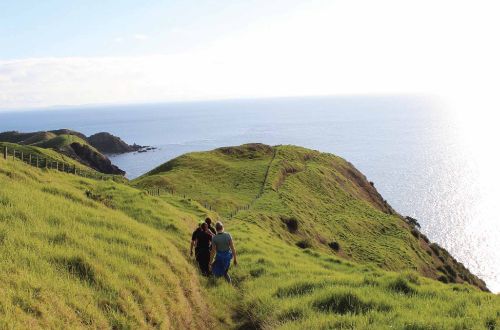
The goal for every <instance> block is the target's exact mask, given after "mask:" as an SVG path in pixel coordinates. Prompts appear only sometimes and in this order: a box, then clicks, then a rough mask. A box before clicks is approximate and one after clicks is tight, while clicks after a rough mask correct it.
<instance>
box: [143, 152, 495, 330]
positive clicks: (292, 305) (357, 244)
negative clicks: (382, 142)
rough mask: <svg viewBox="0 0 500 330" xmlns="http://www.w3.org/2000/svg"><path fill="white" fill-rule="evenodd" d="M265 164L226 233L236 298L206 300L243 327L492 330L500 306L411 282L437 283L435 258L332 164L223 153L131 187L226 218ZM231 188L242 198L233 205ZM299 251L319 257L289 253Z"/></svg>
mask: <svg viewBox="0 0 500 330" xmlns="http://www.w3.org/2000/svg"><path fill="white" fill-rule="evenodd" d="M242 149H243V150H242ZM249 153H250V154H252V155H251V157H249ZM271 161H272V162H271ZM254 163H255V164H256V166H255V167H253V165H252V164H254ZM266 163H267V165H270V166H269V171H268V173H267V180H266V181H265V185H264V193H263V194H262V196H261V197H260V198H258V199H257V200H256V201H255V202H254V203H253V204H252V205H251V207H250V209H249V210H242V211H240V212H239V213H238V214H237V215H236V216H235V217H234V218H232V219H230V220H227V223H226V224H227V227H228V230H229V231H230V232H231V233H232V234H233V235H234V236H235V239H236V242H237V244H238V247H239V250H240V253H241V259H240V263H241V266H240V267H237V268H236V269H235V270H234V272H235V278H236V281H235V282H236V285H237V289H233V288H228V287H226V286H224V285H222V286H221V285H213V288H212V293H213V295H215V296H219V297H220V299H221V300H223V301H232V304H233V306H234V307H235V309H236V311H237V314H236V315H237V319H238V317H239V318H240V319H241V320H240V321H241V322H242V323H243V324H245V323H246V325H248V326H251V327H269V328H274V327H281V326H283V327H285V328H296V329H304V328H332V327H341V326H343V327H347V328H350V327H357V328H360V327H362V328H373V327H384V326H386V325H387V324H392V325H394V326H395V327H396V328H410V329H411V328H413V329H420V328H443V327H446V328H453V327H457V328H483V327H484V326H485V325H486V324H487V323H488V324H493V323H495V322H496V323H498V322H499V320H498V318H499V317H500V304H499V300H498V297H496V296H493V295H488V294H483V293H480V292H478V290H477V289H476V288H474V287H472V286H469V285H459V284H454V285H444V284H441V283H439V282H436V281H433V280H429V279H425V278H422V277H420V276H419V275H417V273H416V272H415V271H418V272H420V273H421V274H425V275H428V276H437V275H438V274H439V272H440V271H439V270H437V267H440V265H442V264H440V261H439V258H438V256H436V255H435V254H436V253H435V252H433V251H432V250H431V249H430V248H429V245H428V244H426V242H425V241H424V240H423V239H421V238H420V239H418V238H416V237H415V236H414V235H412V234H411V231H410V228H408V226H407V225H406V224H405V223H404V222H403V221H402V220H401V219H400V218H399V217H398V216H397V215H391V214H390V213H391V210H390V207H388V206H386V205H385V204H384V202H383V200H382V199H381V197H380V196H379V195H378V194H377V193H376V191H374V189H373V187H371V186H370V187H371V188H370V187H366V183H367V182H366V183H365V182H363V180H361V179H359V177H357V176H356V175H358V174H356V173H355V170H354V169H352V167H351V166H350V164H348V163H347V162H345V161H344V160H342V159H340V158H338V157H335V156H333V155H328V154H320V153H318V152H314V151H311V150H307V149H303V148H298V147H290V146H280V147H278V148H276V154H273V152H270V151H269V150H268V149H266V148H265V146H261V147H259V146H251V148H250V150H249V149H248V148H246V147H243V148H234V150H228V149H222V150H221V149H219V150H215V151H212V152H205V153H192V154H188V155H185V156H182V157H180V158H177V159H175V160H172V161H170V162H168V163H166V164H165V165H163V166H162V167H160V168H157V169H155V170H153V171H151V172H150V173H149V174H148V175H145V176H143V177H141V178H139V179H137V180H136V181H135V182H134V183H135V184H136V185H139V186H145V187H151V186H161V187H166V188H170V189H174V190H175V191H179V192H181V193H187V194H188V196H190V197H193V198H195V199H196V198H200V199H202V200H203V202H207V203H209V204H211V205H215V206H216V208H217V210H218V211H219V212H220V213H221V214H222V215H226V216H227V215H228V214H229V213H230V211H231V207H234V206H236V205H237V206H243V205H245V204H246V203H247V202H248V201H251V200H252V199H253V198H252V196H258V195H260V190H261V186H262V183H263V178H264V177H266V171H267V168H268V166H264V164H266ZM221 164H222V165H223V168H222V169H219V168H217V167H218V166H220V165H221ZM250 169H252V170H253V171H254V172H249V171H250ZM348 170H350V171H348ZM219 172H222V173H224V176H222V175H220V174H219ZM249 173H251V174H249ZM365 181H366V180H365ZM255 182H260V184H259V185H255ZM368 185H369V184H368ZM222 186H223V187H224V188H222ZM236 187H245V188H246V189H245V190H243V193H239V190H238V189H237V188H236ZM226 189H230V190H231V194H230V195H229V197H228V196H226V195H224V196H223V197H222V198H221V199H222V200H223V201H224V202H222V203H221V202H220V200H219V198H218V197H217V192H218V191H221V190H223V191H226ZM228 199H229V200H230V202H228V201H227V200H228ZM289 219H296V220H297V221H298V230H297V231H296V232H295V233H290V232H289V230H287V226H286V225H285V224H283V220H285V221H287V220H289ZM304 240H306V241H309V242H310V244H311V245H312V247H313V248H314V249H300V248H298V247H296V246H295V245H294V244H291V243H295V242H297V241H304ZM331 241H336V242H338V243H340V246H341V250H340V251H339V252H338V253H337V256H334V255H333V253H332V251H331V250H330V249H329V248H328V247H327V243H329V242H331ZM427 251H428V252H427ZM339 257H346V258H349V259H351V260H354V261H356V262H359V263H362V264H364V266H362V265H357V264H355V263H352V262H348V261H343V260H342V259H339ZM379 267H382V268H385V269H387V270H398V271H401V272H402V275H398V274H395V273H390V272H386V271H383V270H382V269H381V268H379ZM457 280H458V281H460V279H459V278H457ZM208 284H209V285H211V284H212V283H208Z"/></svg>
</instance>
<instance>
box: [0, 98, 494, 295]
mask: <svg viewBox="0 0 500 330" xmlns="http://www.w3.org/2000/svg"><path fill="white" fill-rule="evenodd" d="M57 128H71V129H74V130H77V131H80V132H82V133H85V134H93V133H96V132H101V131H106V132H110V133H112V134H114V135H118V136H120V137H121V138H122V139H123V140H125V141H126V142H128V143H137V144H140V145H149V146H155V147H157V149H156V150H154V151H151V152H146V153H129V154H123V155H113V156H110V158H111V160H112V161H113V163H115V164H116V165H118V166H119V167H120V168H122V169H123V170H125V171H126V172H127V176H128V177H129V178H135V177H137V176H140V175H142V174H144V173H146V172H147V171H149V170H151V169H153V168H154V167H156V166H158V165H160V164H162V163H164V162H166V161H168V160H169V159H172V158H174V157H176V156H178V155H181V154H183V153H186V152H190V151H202V150H210V149H214V148H217V147H221V146H229V145H239V144H243V143H250V142H261V143H266V144H270V145H277V144H294V145H300V146H304V147H308V148H312V149H316V150H319V151H323V152H331V153H335V154H337V155H339V156H341V157H343V158H345V159H347V160H348V161H349V162H351V163H353V164H354V165H355V166H356V167H357V168H358V169H359V170H361V171H362V172H363V173H364V174H365V175H366V176H367V177H368V179H369V180H370V181H373V182H374V183H375V186H376V188H377V189H378V190H379V192H380V193H381V194H382V195H383V196H384V198H386V199H387V200H388V202H389V203H390V204H391V205H392V206H393V207H394V208H395V209H396V210H397V211H398V212H399V213H401V214H403V215H409V216H412V217H414V218H416V219H418V220H419V222H420V224H421V225H422V231H423V232H424V233H425V234H426V235H428V237H429V238H430V239H431V240H432V241H435V242H437V243H438V244H440V245H442V246H443V247H445V248H446V249H448V250H449V251H450V252H451V253H452V254H453V256H455V257H456V258H457V259H458V260H459V261H461V262H462V263H464V264H465V265H466V266H467V267H469V268H470V269H471V270H472V272H473V273H475V274H477V275H479V276H480V277H481V278H483V279H484V280H485V281H486V283H487V284H488V287H489V288H490V289H491V290H492V291H494V292H499V291H500V240H499V239H498V237H500V229H499V226H497V223H498V221H497V214H499V213H498V212H497V211H498V207H497V205H496V203H497V201H498V198H500V196H498V195H494V194H496V193H497V192H498V191H497V190H495V189H494V188H492V187H491V184H490V183H489V181H488V180H487V178H486V179H484V178H485V173H484V170H483V169H484V168H485V167H484V166H483V165H484V164H482V163H481V162H485V164H486V162H488V161H490V160H489V159H488V158H487V157H476V158H474V157H471V154H470V153H468V150H469V149H470V143H466V142H464V141H465V140H466V139H464V132H463V131H464V129H463V127H462V126H460V125H459V124H457V122H456V121H455V119H454V117H453V115H452V113H450V111H448V110H447V109H445V107H444V106H443V105H442V104H441V103H440V102H438V101H437V100H435V99H432V98H427V97H417V96H345V97H309V98H275V99H254V100H227V101H206V102H184V103H165V104H144V105H123V106H88V107H80V108H74V107H73V108H67V109H62V108H61V109H40V110H32V111H21V112H19V111H16V112H14V111H12V112H0V131H5V130H19V131H34V130H50V129H57ZM469 142H470V141H469ZM483 142H485V143H491V141H489V142H488V141H482V142H479V143H483ZM466 144H467V145H466ZM487 168H490V167H487ZM492 175H494V174H492Z"/></svg>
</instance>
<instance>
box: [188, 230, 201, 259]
mask: <svg viewBox="0 0 500 330" xmlns="http://www.w3.org/2000/svg"><path fill="white" fill-rule="evenodd" d="M202 224H203V222H202V221H200V223H198V227H196V229H195V230H194V231H193V234H192V235H191V253H190V254H191V257H192V256H193V248H194V256H195V258H196V260H198V247H197V246H196V235H197V233H198V232H199V231H200V230H202V229H201V225H202Z"/></svg>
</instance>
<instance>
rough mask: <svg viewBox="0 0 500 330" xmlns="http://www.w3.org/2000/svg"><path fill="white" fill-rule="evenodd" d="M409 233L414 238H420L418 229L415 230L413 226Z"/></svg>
mask: <svg viewBox="0 0 500 330" xmlns="http://www.w3.org/2000/svg"><path fill="white" fill-rule="evenodd" d="M411 234H412V235H413V236H414V237H415V238H416V239H419V238H420V233H419V232H418V230H416V229H415V228H413V229H412V230H411Z"/></svg>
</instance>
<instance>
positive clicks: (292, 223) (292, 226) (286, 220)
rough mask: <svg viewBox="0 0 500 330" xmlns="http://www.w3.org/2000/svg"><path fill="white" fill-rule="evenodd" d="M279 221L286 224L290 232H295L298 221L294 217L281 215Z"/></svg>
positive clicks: (297, 227)
mask: <svg viewBox="0 0 500 330" xmlns="http://www.w3.org/2000/svg"><path fill="white" fill-rule="evenodd" d="M281 221H283V223H284V224H285V225H286V228H287V229H288V231H289V232H291V233H292V234H294V233H296V232H297V231H298V230H299V221H298V220H297V219H296V218H294V217H290V218H287V217H281Z"/></svg>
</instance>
